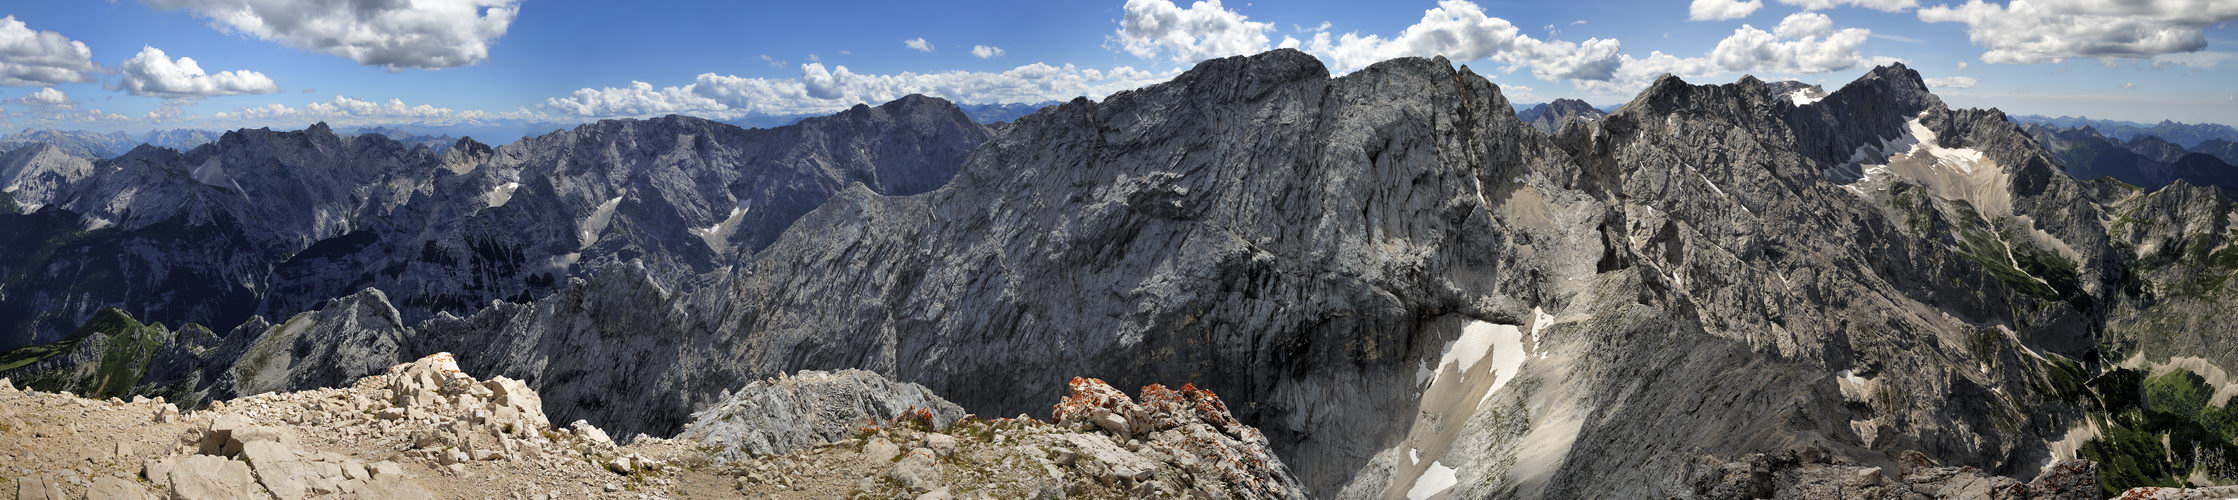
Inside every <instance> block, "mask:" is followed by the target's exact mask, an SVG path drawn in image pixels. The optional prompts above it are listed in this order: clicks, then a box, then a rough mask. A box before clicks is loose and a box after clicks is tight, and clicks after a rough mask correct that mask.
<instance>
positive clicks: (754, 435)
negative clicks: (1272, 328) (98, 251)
mask: <svg viewBox="0 0 2238 500" xmlns="http://www.w3.org/2000/svg"><path fill="white" fill-rule="evenodd" d="M823 376H824V374H807V375H804V376H803V377H807V378H806V380H810V381H816V380H818V379H816V377H823ZM846 378H847V379H849V380H851V382H848V383H846V384H840V385H843V386H846V387H852V388H853V389H843V390H834V391H827V392H828V393H825V394H820V395H817V396H815V397H807V398H800V397H788V398H776V399H767V398H764V399H759V400H758V401H761V402H763V403H771V404H766V405H764V406H759V407H754V408H751V409H750V411H747V410H741V408H742V407H739V406H737V405H720V404H719V405H717V406H715V408H718V409H728V410H740V411H703V412H701V415H702V417H703V419H705V420H715V421H720V420H722V419H723V418H725V417H732V418H733V419H735V418H736V415H741V414H751V415H754V416H755V418H757V419H761V420H762V421H780V420H788V419H789V420H792V421H796V422H802V423H801V424H800V425H792V426H786V427H783V429H792V430H791V431H790V432H791V433H790V434H786V433H779V434H771V433H770V432H772V431H771V430H770V429H760V430H753V431H752V432H747V431H737V432H731V431H724V432H713V433H709V434H708V435H713V436H729V437H730V438H727V439H718V440H710V441H701V440H697V439H675V440H670V439H660V438H654V437H649V436H643V435H639V436H637V437H636V438H634V439H631V440H629V444H628V445H619V444H616V441H615V440H614V439H613V437H612V436H609V435H607V433H606V432H605V431H603V430H601V429H599V428H598V427H596V426H593V425H591V424H589V423H587V422H583V421H576V422H573V423H570V424H567V425H553V424H552V422H551V421H550V420H549V418H548V417H546V416H545V414H544V412H543V409H542V407H543V404H542V401H541V399H540V398H539V396H538V395H537V393H536V391H533V390H530V389H529V388H528V386H527V384H524V383H522V382H520V381H517V380H512V379H508V378H505V377H494V378H491V379H488V380H480V379H475V378H473V377H471V376H468V375H466V374H464V373H461V372H459V369H458V364H457V362H456V360H454V359H453V358H452V357H451V356H450V355H449V354H436V355H433V356H428V357H426V358H422V359H420V360H417V361H413V362H410V363H405V364H400V365H396V366H394V367H390V368H389V369H388V370H386V371H385V372H383V373H382V374H380V375H375V376H371V377H366V378H363V379H360V380H358V381H357V383H356V384H354V385H352V386H350V387H347V388H336V389H320V390H312V391H303V392H293V393H268V394H259V395H255V396H249V397H245V398H240V399H235V400H231V401H221V402H217V403H213V404H211V405H210V406H209V407H208V408H207V409H205V410H201V411H195V412H191V413H181V412H180V411H179V408H178V407H177V406H176V405H174V404H172V403H168V402H165V401H163V400H161V399H144V398H134V399H133V400H132V401H129V402H127V401H121V400H117V399H114V398H112V399H109V400H106V401H95V400H91V399H86V398H82V397H78V396H73V395H69V394H55V393H42V392H33V391H19V390H16V389H15V388H14V387H13V385H10V384H6V380H5V379H0V464H4V466H0V480H4V481H5V482H0V491H14V492H15V493H16V496H17V498H87V497H91V498H126V499H134V498H185V499H199V498H226V499H231V498H277V499H282V500H295V499H305V498H381V499H391V498H405V499H409V498H476V499H481V498H513V499H531V498H535V499H550V498H736V497H740V496H744V497H748V498H843V497H845V498H881V499H884V498H896V497H901V498H918V499H940V498H1070V497H1082V498H1151V497H1155V498H1174V497H1192V498H1299V497H1302V496H1303V490H1302V489H1301V487H1300V486H1299V483H1298V481H1297V480H1296V479H1295V478H1293V477H1291V475H1290V472H1289V470H1288V469H1287V468H1286V467H1284V466H1283V465H1282V463H1281V462H1280V461H1278V460H1276V459H1275V457H1274V455H1273V454H1272V452H1270V451H1269V449H1268V447H1267V444H1266V438H1264V437H1263V436H1261V435H1260V434H1259V431H1258V430H1256V429H1253V428H1251V427H1249V426H1245V425H1243V424H1242V423H1240V422H1237V421H1236V420H1235V418H1234V417H1233V416H1232V415H1230V414H1229V412H1228V409H1227V406H1226V404H1225V403H1222V402H1221V401H1220V399H1219V397H1218V396H1216V395H1214V394H1213V393H1212V392H1211V391H1205V390H1200V389H1197V388H1195V387H1192V386H1183V387H1182V388H1181V389H1180V390H1169V389H1166V388H1164V387H1163V386H1156V385H1153V386H1150V387H1145V388H1144V389H1143V391H1142V394H1141V397H1140V398H1139V400H1138V399H1137V398H1129V397H1128V396H1127V395H1126V394H1124V393H1121V392H1119V391H1117V390H1115V389H1112V388H1111V387H1110V386H1108V385H1105V384H1104V383H1103V382H1102V381H1098V380H1094V379H1074V380H1073V382H1072V384H1071V389H1072V390H1071V394H1070V395H1069V396H1067V397H1065V398H1064V400H1063V402H1062V403H1059V404H1058V405H1057V406H1056V409H1055V415H1056V420H1055V421H1054V422H1042V421H1038V420H1034V419H1032V418H1029V417H1026V416H1024V415H1020V416H1019V417H1017V418H1002V419H993V420H987V419H981V418H978V417H976V416H970V415H956V414H955V413H958V412H960V409H957V408H956V407H955V405H953V404H952V403H949V402H947V401H946V400H942V399H940V398H939V397H938V396H935V395H932V394H931V393H929V392H925V393H923V394H918V395H913V396H910V397H912V398H918V399H922V400H923V403H924V405H923V406H919V407H915V408H909V409H906V410H904V411H900V412H898V414H897V415H890V416H888V418H885V419H874V418H865V419H864V420H863V421H862V422H860V425H853V424H850V425H853V428H852V429H846V430H844V431H843V432H835V431H833V430H831V429H818V428H817V427H818V426H823V427H830V426H831V425H836V424H834V423H833V422H837V420H833V419H846V420H851V419H853V418H854V416H853V415H855V414H856V413H861V412H863V411H869V410H865V409H864V408H872V409H875V408H876V407H877V404H885V403H876V404H873V403H866V402H865V401H869V400H872V399H877V398H888V399H891V398H892V396H893V395H891V394H887V393H884V392H882V391H877V390H872V388H876V387H897V386H903V385H906V384H898V383H894V382H892V381H890V380H885V379H884V378H883V377H878V376H877V375H875V374H871V373H869V372H859V373H849V374H847V375H846ZM787 379H793V380H800V379H801V378H800V377H788V378H787ZM819 384H821V382H818V383H811V384H808V385H810V386H815V385H819ZM822 385H830V384H822ZM771 387H785V388H787V389H786V390H787V391H791V390H797V389H800V388H801V387H804V386H803V385H801V384H796V383H779V384H773V385H771ZM911 387H914V386H911ZM827 389H829V387H827ZM919 389H921V388H919ZM748 392H752V391H742V392H741V394H745V393H748ZM920 396H921V397H920ZM881 401H883V400H881ZM773 402H774V403H773ZM889 402H890V401H889ZM733 403H735V401H733ZM816 419H823V420H833V421H832V422H824V421H822V420H816ZM694 425H695V426H697V427H699V428H711V427H708V426H710V425H713V424H705V423H695V424H694ZM733 430H736V429H733ZM835 434H838V435H836V436H835ZM741 436H743V437H745V439H739V438H740V437H741ZM773 444H777V445H783V446H792V447H795V448H797V449H795V450H794V451H791V452H787V453H779V454H761V455H760V456H759V457H755V458H746V457H748V456H751V455H754V454H753V453H747V452H745V451H742V450H743V449H745V448H747V447H751V446H769V445H773ZM721 457H738V459H737V460H735V461H729V462H719V461H718V458H721Z"/></svg>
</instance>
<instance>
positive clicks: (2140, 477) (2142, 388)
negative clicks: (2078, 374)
mask: <svg viewBox="0 0 2238 500" xmlns="http://www.w3.org/2000/svg"><path fill="white" fill-rule="evenodd" d="M2089 388H2090V391H2089V393H2090V394H2088V395H2089V396H2091V398H2090V400H2089V402H2090V403H2093V406H2095V408H2094V409H2093V410H2092V411H2091V413H2090V419H2091V420H2092V421H2093V422H2096V423H2097V424H2098V427H2099V431H2100V434H2099V436H2098V437H2097V438H2094V439H2091V440H2089V441H2087V442H2085V443H2083V446H2082V449H2081V450H2080V451H2079V452H2078V454H2079V455H2080V456H2081V458H2085V459H2089V460H2093V461H2096V462H2098V463H2099V467H2100V473H2099V486H2100V488H2101V489H2103V490H2104V491H2105V492H2106V493H2107V494H2108V495H2118V494H2120V493H2121V492H2122V491H2124V490H2127V489H2129V488H2133V487H2139V486H2172V487H2180V486H2197V485H2194V484H2191V481H2190V479H2191V478H2192V477H2193V475H2194V472H2195V471H2196V472H2200V473H2203V474H2204V475H2205V476H2207V477H2208V478H2211V479H2214V480H2218V481H2220V480H2227V479H2229V478H2231V476H2232V475H2233V474H2232V471H2230V470H2228V469H2229V468H2230V467H2231V466H2233V465H2238V411H2233V410H2232V409H2230V408H2228V407H2227V406H2216V405H2214V404H2212V403H2213V402H2212V400H2211V398H2212V396H2213V394H2214V389H2213V388H2212V387H2209V386H2208V385H2207V383H2206V380H2205V379H2202V378H2200V377H2199V376H2198V375H2195V374H2193V373H2191V372H2188V371H2182V370H2177V371H2171V372H2169V373H2165V374H2161V375H2155V376H2147V375H2146V374H2145V373H2144V372H2140V371H2137V370H2130V369H2115V370H2112V371H2109V372H2106V373H2104V374H2101V375H2099V376H2098V378H2096V379H2093V380H2091V381H2090V383H2089Z"/></svg>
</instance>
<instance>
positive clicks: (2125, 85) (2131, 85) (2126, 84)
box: [2121, 82, 2137, 89]
mask: <svg viewBox="0 0 2238 500" xmlns="http://www.w3.org/2000/svg"><path fill="white" fill-rule="evenodd" d="M2121 88H2125V89H2133V88H2137V82H2121Z"/></svg>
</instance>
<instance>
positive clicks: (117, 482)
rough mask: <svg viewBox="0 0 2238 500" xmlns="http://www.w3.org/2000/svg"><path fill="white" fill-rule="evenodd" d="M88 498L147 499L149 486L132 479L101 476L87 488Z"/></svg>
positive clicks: (88, 499)
mask: <svg viewBox="0 0 2238 500" xmlns="http://www.w3.org/2000/svg"><path fill="white" fill-rule="evenodd" d="M85 497H86V499H87V500H147V499H148V497H149V494H148V488H147V487H146V486H141V485H140V483H138V482H134V481H133V480H130V479H125V478H121V477H117V476H101V477H99V478H95V479H94V480H93V485H92V486H89V487H87V488H86V491H85Z"/></svg>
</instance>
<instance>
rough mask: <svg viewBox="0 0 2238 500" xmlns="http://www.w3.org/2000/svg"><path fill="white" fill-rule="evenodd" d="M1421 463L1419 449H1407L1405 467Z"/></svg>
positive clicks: (1420, 450)
mask: <svg viewBox="0 0 2238 500" xmlns="http://www.w3.org/2000/svg"><path fill="white" fill-rule="evenodd" d="M1419 463H1422V449H1421V448H1407V465H1414V464H1419Z"/></svg>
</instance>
